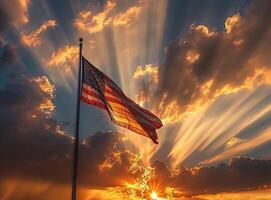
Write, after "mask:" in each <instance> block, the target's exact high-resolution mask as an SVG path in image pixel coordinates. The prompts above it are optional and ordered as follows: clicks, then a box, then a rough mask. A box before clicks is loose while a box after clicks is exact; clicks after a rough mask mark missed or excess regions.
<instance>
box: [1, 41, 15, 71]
mask: <svg viewBox="0 0 271 200" xmlns="http://www.w3.org/2000/svg"><path fill="white" fill-rule="evenodd" d="M15 61H16V54H15V48H14V47H12V46H11V45H8V44H2V43H1V42H0V70H1V68H3V67H4V66H5V65H7V64H14V63H15Z"/></svg>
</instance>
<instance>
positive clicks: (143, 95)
mask: <svg viewBox="0 0 271 200" xmlns="http://www.w3.org/2000/svg"><path fill="white" fill-rule="evenodd" d="M133 81H134V83H135V85H136V86H137V87H138V90H139V94H138V95H136V100H137V103H139V104H140V105H141V106H147V105H146V104H148V103H150V102H149V99H150V96H149V95H151V94H153V93H154V91H155V90H156V89H157V84H158V66H155V65H152V64H149V65H145V66H144V67H142V66H138V67H137V68H136V71H135V72H134V74H133Z"/></svg>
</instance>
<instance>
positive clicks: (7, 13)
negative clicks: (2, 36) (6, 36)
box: [0, 0, 29, 31]
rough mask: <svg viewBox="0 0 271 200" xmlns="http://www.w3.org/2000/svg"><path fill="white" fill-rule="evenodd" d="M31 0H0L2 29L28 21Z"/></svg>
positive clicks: (0, 27) (0, 26) (0, 24)
mask: <svg viewBox="0 0 271 200" xmlns="http://www.w3.org/2000/svg"><path fill="white" fill-rule="evenodd" d="M28 7H29V0H10V1H5V0H0V16H1V17H0V31H2V30H4V29H5V28H7V27H8V26H10V25H20V24H25V23H27V22H28Z"/></svg>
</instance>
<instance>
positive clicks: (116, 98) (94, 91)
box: [80, 57, 162, 144]
mask: <svg viewBox="0 0 271 200" xmlns="http://www.w3.org/2000/svg"><path fill="white" fill-rule="evenodd" d="M80 99H81V101H83V102H85V103H87V104H91V105H95V106H98V107H100V108H101V109H104V110H105V111H107V113H108V114H109V116H110V118H111V121H112V122H113V123H115V124H117V125H119V126H121V127H124V128H127V129H129V130H131V131H133V132H135V133H138V134H140V135H143V136H146V137H149V138H151V139H152V141H153V142H154V143H156V144H158V142H157V139H158V136H157V133H156V129H158V128H160V127H162V122H161V120H160V119H159V118H158V117H156V116H155V115H154V114H152V113H151V112H150V111H148V110H146V109H144V108H142V107H141V106H139V105H138V104H136V103H135V102H133V101H132V100H131V99H129V98H128V97H127V96H126V95H125V94H124V93H123V91H122V90H121V89H120V88H119V87H118V85H117V84H116V83H115V82H114V81H112V80H111V79H110V78H109V77H108V76H107V75H105V74H104V73H103V72H101V71H100V70H99V69H97V68H96V67H95V66H93V65H92V64H91V63H90V62H88V60H87V59H85V58H84V57H82V90H81V97H80Z"/></svg>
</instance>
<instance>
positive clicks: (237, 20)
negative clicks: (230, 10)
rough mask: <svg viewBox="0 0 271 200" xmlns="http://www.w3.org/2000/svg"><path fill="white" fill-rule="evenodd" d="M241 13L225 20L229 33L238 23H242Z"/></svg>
mask: <svg viewBox="0 0 271 200" xmlns="http://www.w3.org/2000/svg"><path fill="white" fill-rule="evenodd" d="M240 18H241V17H240V14H239V13H237V14H235V15H233V16H231V17H228V18H227V19H226V22H225V28H226V32H227V33H231V31H232V29H233V28H234V27H237V25H238V24H239V23H240Z"/></svg>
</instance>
